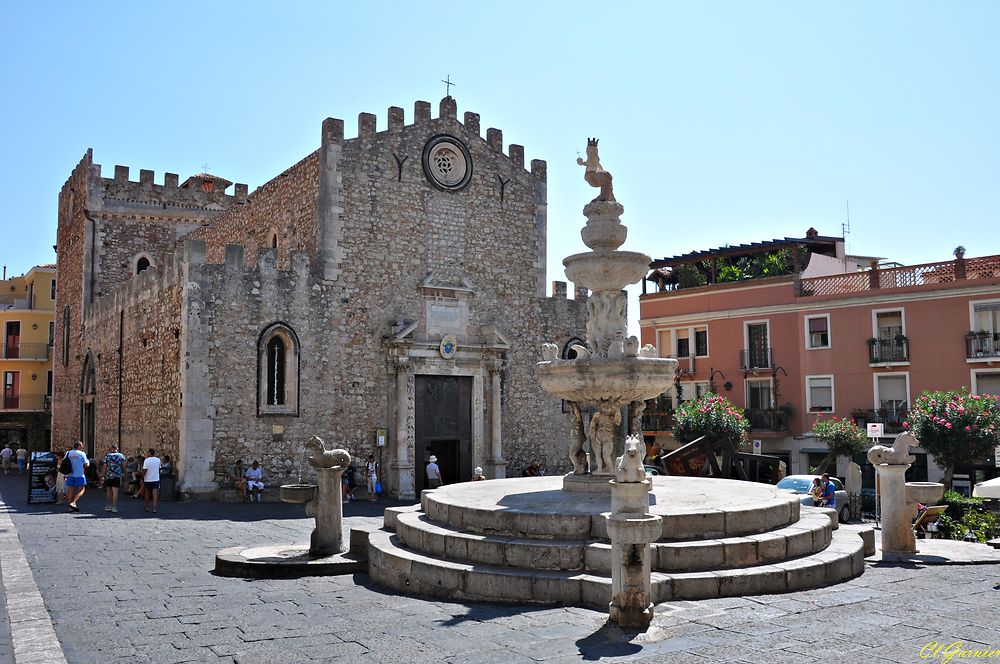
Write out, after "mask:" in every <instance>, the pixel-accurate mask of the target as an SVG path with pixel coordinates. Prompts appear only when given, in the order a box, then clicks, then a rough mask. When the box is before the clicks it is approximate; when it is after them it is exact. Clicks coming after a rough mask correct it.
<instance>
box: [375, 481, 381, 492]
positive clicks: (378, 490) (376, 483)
mask: <svg viewBox="0 0 1000 664" xmlns="http://www.w3.org/2000/svg"><path fill="white" fill-rule="evenodd" d="M375 493H379V494H380V493H382V480H375Z"/></svg>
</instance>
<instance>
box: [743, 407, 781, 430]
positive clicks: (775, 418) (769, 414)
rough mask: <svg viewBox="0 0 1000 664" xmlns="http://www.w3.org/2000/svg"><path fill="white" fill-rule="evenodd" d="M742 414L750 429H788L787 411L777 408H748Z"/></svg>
mask: <svg viewBox="0 0 1000 664" xmlns="http://www.w3.org/2000/svg"><path fill="white" fill-rule="evenodd" d="M743 414H744V415H745V416H746V418H747V420H748V421H749V422H750V429H751V430H752V431H788V419H789V418H788V413H786V412H785V411H783V410H780V409H778V408H764V409H755V408H748V409H747V410H745V411H743Z"/></svg>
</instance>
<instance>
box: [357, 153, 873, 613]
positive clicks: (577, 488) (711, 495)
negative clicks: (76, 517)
mask: <svg viewBox="0 0 1000 664" xmlns="http://www.w3.org/2000/svg"><path fill="white" fill-rule="evenodd" d="M577 161H578V163H579V164H580V165H583V166H584V167H585V170H584V179H585V180H586V181H587V183H588V184H590V185H591V186H593V187H596V188H598V189H600V193H599V195H598V196H597V197H596V198H595V199H594V200H592V201H590V203H588V204H587V205H586V206H585V207H584V215H585V216H586V218H587V223H586V226H585V227H584V228H583V230H582V232H581V235H582V237H583V241H584V243H585V244H586V245H587V247H589V248H590V251H588V252H585V253H580V254H576V255H573V256H569V257H568V258H566V259H565V260H564V261H563V264H564V265H565V267H566V276H567V277H568V278H569V279H570V280H571V281H573V282H574V283H575V284H576V285H577V286H583V287H586V288H587V289H589V290H590V291H591V294H590V296H589V298H588V301H587V307H588V320H587V329H586V346H584V345H582V344H581V345H577V346H574V350H575V351H576V353H577V357H576V358H575V359H572V360H564V359H560V358H559V348H558V347H557V346H556V345H554V344H546V345H545V346H544V347H543V348H542V361H541V362H539V363H538V364H537V365H536V367H537V371H538V375H539V381H540V382H541V385H542V387H543V388H544V389H545V390H546V391H548V392H549V393H550V394H553V395H554V396H557V397H559V398H561V399H565V400H566V401H568V402H569V404H570V406H569V407H570V411H571V414H572V418H571V421H570V422H569V425H570V427H571V436H570V449H569V459H570V462H571V464H572V466H571V467H572V471H571V472H570V473H568V474H567V475H566V476H564V477H559V476H547V477H518V478H504V479H495V480H487V481H485V482H459V483H454V484H449V485H446V486H443V487H440V488H438V489H433V490H426V491H424V492H423V493H422V494H421V496H420V504H419V505H413V506H405V507H390V508H388V509H386V510H385V512H384V519H383V528H382V529H381V530H377V531H373V532H369V533H367V537H368V542H367V543H368V547H367V551H368V573H369V575H370V576H371V578H372V580H373V581H374V582H376V583H378V584H379V585H381V586H384V587H386V588H391V589H393V590H395V591H397V592H405V593H416V594H420V595H432V596H437V597H446V598H448V599H449V600H452V601H455V600H460V601H461V600H473V601H499V602H515V603H518V604H523V603H547V604H553V603H555V604H564V605H570V606H586V607H592V608H599V609H601V610H607V611H609V613H610V617H611V619H612V620H614V621H615V622H617V623H618V625H619V626H620V627H621V628H623V629H624V630H642V629H644V628H645V627H647V626H648V625H649V622H650V620H651V619H652V617H653V605H655V604H657V603H660V602H666V601H676V600H694V599H706V598H712V597H724V596H738V595H760V594H766V593H777V592H788V591H793V590H803V589H806V588H815V587H818V586H825V585H831V584H833V583H837V582H839V581H845V580H847V579H850V578H852V577H854V576H857V575H859V574H861V573H862V571H863V569H864V551H863V548H864V547H863V545H864V543H863V541H862V539H861V538H859V537H858V536H857V533H855V532H845V531H843V530H841V531H839V532H837V531H836V530H835V529H836V524H835V523H834V522H833V521H832V520H831V519H830V517H829V515H828V514H826V513H825V512H823V511H821V510H819V509H816V508H812V507H803V506H801V505H800V504H799V499H798V496H796V495H793V494H789V493H786V492H784V491H781V490H779V489H777V488H775V487H773V486H770V485H767V484H758V483H752V482H737V481H734V480H721V479H710V478H702V477H666V476H658V477H650V476H648V475H646V472H645V470H644V468H643V465H642V459H643V453H644V452H645V449H644V446H643V443H642V441H641V439H640V438H638V437H632V438H630V439H629V440H627V441H626V440H622V438H624V433H623V427H622V426H621V425H622V418H623V411H625V410H626V409H628V411H629V416H630V417H632V418H637V417H639V415H640V413H641V411H642V405H643V402H644V400H646V399H651V398H653V397H656V396H658V395H660V394H661V393H662V392H663V391H664V390H666V389H667V388H668V387H669V386H670V384H671V383H672V381H673V377H674V372H675V369H676V361H675V360H672V359H668V358H659V357H656V355H657V352H656V349H655V348H654V347H653V346H650V345H647V346H644V347H640V344H639V340H638V339H637V338H636V337H634V336H628V334H627V331H626V316H625V310H626V309H625V304H626V300H625V294H624V293H623V292H622V289H623V288H624V287H625V286H627V285H629V284H631V283H635V282H637V281H638V280H640V279H641V278H642V277H643V276H644V275H645V273H646V270H647V269H648V266H649V263H650V259H649V256H646V255H645V254H642V253H639V252H632V251H620V250H619V247H620V246H621V245H622V244H623V243H624V242H625V239H626V236H627V229H626V228H625V227H624V226H623V225H622V223H621V221H620V219H619V217H620V216H621V214H622V212H623V210H624V208H623V207H622V205H621V204H620V203H618V202H617V201H616V200H615V196H614V192H613V188H612V177H611V174H610V173H609V172H607V171H606V170H605V169H604V168H603V167H602V166H601V163H600V158H599V156H598V144H597V139H590V140H588V144H587V158H586V160H584V159H578V160H577ZM588 417H589V420H588ZM587 446H589V449H590V458H589V459H588V455H587V452H586V448H587ZM615 450H622V451H623V454H622V455H621V456H620V457H619V458H618V459H617V464H616V460H615V458H614V457H615ZM733 496H739V499H738V500H733Z"/></svg>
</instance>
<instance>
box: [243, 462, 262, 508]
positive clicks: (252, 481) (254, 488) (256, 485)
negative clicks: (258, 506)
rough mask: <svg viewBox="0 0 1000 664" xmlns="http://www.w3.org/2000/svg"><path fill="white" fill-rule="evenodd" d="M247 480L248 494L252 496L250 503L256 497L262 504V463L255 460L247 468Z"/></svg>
mask: <svg viewBox="0 0 1000 664" xmlns="http://www.w3.org/2000/svg"><path fill="white" fill-rule="evenodd" d="M246 478H247V493H248V494H249V496H250V502H253V498H254V496H257V502H258V503H259V502H260V495H261V493H263V492H264V482H263V481H262V480H263V479H264V469H263V468H261V467H260V463H259V462H258V461H257V460H256V459H254V462H253V463H252V464H251V465H250V467H249V468H247V472H246Z"/></svg>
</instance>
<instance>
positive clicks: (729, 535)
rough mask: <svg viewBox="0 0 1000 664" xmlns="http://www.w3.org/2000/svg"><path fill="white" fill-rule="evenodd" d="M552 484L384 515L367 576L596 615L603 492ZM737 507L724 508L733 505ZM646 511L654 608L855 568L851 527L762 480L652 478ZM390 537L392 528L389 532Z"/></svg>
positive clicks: (606, 582) (513, 486) (470, 492)
mask: <svg viewBox="0 0 1000 664" xmlns="http://www.w3.org/2000/svg"><path fill="white" fill-rule="evenodd" d="M561 485H562V478H561V477H535V478H512V479H505V480H490V481H486V482H467V483H462V484H454V485H448V486H445V487H442V488H440V489H436V490H433V491H425V492H424V493H423V495H422V496H421V505H419V506H417V505H414V506H411V507H403V508H390V509H387V510H385V518H384V523H385V529H383V530H381V531H376V532H373V533H371V534H370V535H369V538H368V554H369V574H370V575H371V576H372V578H373V579H374V580H375V581H376V582H377V583H379V584H381V585H384V586H387V587H389V588H393V589H395V590H399V591H405V592H412V593H417V594H425V595H436V596H441V597H450V598H455V599H468V600H482V601H509V602H541V603H561V604H569V605H577V606H593V607H600V608H606V606H607V603H608V601H609V600H610V597H611V577H610V559H611V555H610V554H611V545H610V543H609V542H608V540H607V530H606V527H605V525H604V520H605V514H606V513H608V512H610V507H611V505H610V495H609V494H608V493H592V494H581V493H570V492H565V491H562V489H561ZM734 501H736V502H738V503H739V504H738V505H730V504H729V503H731V502H734ZM650 503H651V505H650V512H652V513H654V514H657V515H659V516H661V517H662V518H663V522H664V526H663V535H664V536H663V537H662V538H661V539H660V541H657V542H654V543H653V545H652V546H651V549H650V555H651V565H652V569H653V574H652V594H653V601H654V602H663V601H668V600H672V599H703V598H710V597H726V596H736V595H746V594H762V593H778V592H787V591H791V590H801V589H806V588H814V587H819V586H824V585H830V584H833V583H838V582H841V581H845V580H847V579H850V578H852V577H854V576H857V575H858V574H861V572H862V571H863V570H864V557H863V545H864V542H863V541H862V539H861V537H858V535H857V534H856V533H855V532H847V531H836V530H835V527H834V525H833V522H832V521H831V519H830V516H829V515H828V514H826V513H825V512H824V511H820V510H813V509H809V508H806V509H803V510H802V511H801V513H800V510H799V502H798V497H797V496H795V495H792V494H786V493H784V492H782V491H779V490H777V489H775V488H774V487H772V486H769V485H762V484H755V483H750V482H737V481H732V480H717V479H707V478H687V477H656V478H653V486H652V490H651V495H650ZM391 531H395V533H393V532H391Z"/></svg>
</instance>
